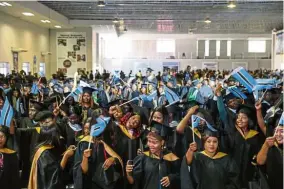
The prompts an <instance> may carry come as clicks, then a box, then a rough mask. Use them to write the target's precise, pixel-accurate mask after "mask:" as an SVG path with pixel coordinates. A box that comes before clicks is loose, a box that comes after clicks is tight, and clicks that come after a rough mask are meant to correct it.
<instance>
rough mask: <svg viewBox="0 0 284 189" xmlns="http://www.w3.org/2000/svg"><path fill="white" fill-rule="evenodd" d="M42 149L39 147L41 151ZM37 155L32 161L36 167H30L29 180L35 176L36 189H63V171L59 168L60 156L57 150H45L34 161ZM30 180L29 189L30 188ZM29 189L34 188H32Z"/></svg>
mask: <svg viewBox="0 0 284 189" xmlns="http://www.w3.org/2000/svg"><path fill="white" fill-rule="evenodd" d="M42 148H43V147H41V149H42ZM37 153H38V151H37V152H36V154H35V157H34V160H33V163H35V164H36V166H32V169H31V178H33V177H34V175H35V174H36V178H37V180H36V184H37V189H65V186H64V184H63V182H62V180H63V179H62V178H63V175H64V171H63V170H62V169H61V166H60V161H61V154H59V153H58V150H56V149H55V148H47V149H45V150H44V151H43V152H42V153H40V154H39V156H38V158H37V160H36V156H37ZM33 168H34V170H33ZM31 178H30V183H29V187H30V186H31V185H30V184H31ZM34 184H35V183H34ZM33 186H34V185H33ZM31 189H34V188H33V187H32V188H31ZM35 189H36V188H35Z"/></svg>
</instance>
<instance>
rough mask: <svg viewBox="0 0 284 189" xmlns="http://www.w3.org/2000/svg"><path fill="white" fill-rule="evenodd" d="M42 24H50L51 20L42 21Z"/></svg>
mask: <svg viewBox="0 0 284 189" xmlns="http://www.w3.org/2000/svg"><path fill="white" fill-rule="evenodd" d="M40 21H41V22H42V23H50V21H49V20H40Z"/></svg>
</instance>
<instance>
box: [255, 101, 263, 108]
mask: <svg viewBox="0 0 284 189" xmlns="http://www.w3.org/2000/svg"><path fill="white" fill-rule="evenodd" d="M261 107H262V105H261V102H260V101H257V102H256V103H255V109H256V110H261Z"/></svg>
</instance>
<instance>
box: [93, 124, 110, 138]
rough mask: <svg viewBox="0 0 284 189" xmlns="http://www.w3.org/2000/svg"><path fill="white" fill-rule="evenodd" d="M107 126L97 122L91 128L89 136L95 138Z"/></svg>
mask: <svg viewBox="0 0 284 189" xmlns="http://www.w3.org/2000/svg"><path fill="white" fill-rule="evenodd" d="M106 126H107V124H106V122H104V121H101V122H98V123H96V124H94V125H92V127H91V136H93V137H97V136H99V135H100V134H102V132H104V130H105V128H106Z"/></svg>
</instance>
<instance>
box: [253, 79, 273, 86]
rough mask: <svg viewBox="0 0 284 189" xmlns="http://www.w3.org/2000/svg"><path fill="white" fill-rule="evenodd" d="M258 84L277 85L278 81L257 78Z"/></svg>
mask: <svg viewBox="0 0 284 189" xmlns="http://www.w3.org/2000/svg"><path fill="white" fill-rule="evenodd" d="M255 81H256V83H257V85H275V84H276V83H277V81H276V79H275V78H273V79H256V80H255Z"/></svg>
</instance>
